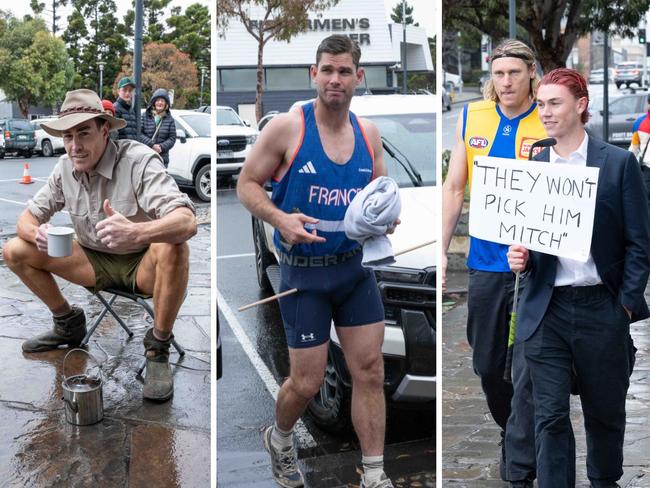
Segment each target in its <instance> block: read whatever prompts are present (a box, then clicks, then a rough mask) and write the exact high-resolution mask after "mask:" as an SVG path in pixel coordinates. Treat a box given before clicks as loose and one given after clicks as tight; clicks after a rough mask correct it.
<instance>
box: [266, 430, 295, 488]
mask: <svg viewBox="0 0 650 488" xmlns="http://www.w3.org/2000/svg"><path fill="white" fill-rule="evenodd" d="M272 432H273V426H272V425H269V426H268V427H267V428H266V429H265V430H264V432H263V433H262V440H263V442H264V449H266V450H267V451H268V453H269V454H270V455H271V468H272V470H273V479H275V481H276V483H277V484H279V485H280V486H284V487H285V488H298V487H300V486H304V485H305V480H304V479H303V477H302V473H301V472H300V469H298V460H297V458H296V449H295V448H294V447H293V446H291V447H288V448H286V449H282V450H280V451H278V450H277V449H276V448H275V447H273V445H272V444H271V433H272Z"/></svg>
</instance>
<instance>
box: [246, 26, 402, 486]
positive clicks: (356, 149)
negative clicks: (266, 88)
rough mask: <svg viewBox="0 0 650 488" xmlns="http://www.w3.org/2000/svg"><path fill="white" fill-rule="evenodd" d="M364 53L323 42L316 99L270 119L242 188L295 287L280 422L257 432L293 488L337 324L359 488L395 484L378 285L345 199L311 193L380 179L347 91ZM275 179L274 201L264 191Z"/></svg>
mask: <svg viewBox="0 0 650 488" xmlns="http://www.w3.org/2000/svg"><path fill="white" fill-rule="evenodd" d="M360 56H361V51H360V50H359V46H357V45H356V44H355V43H354V42H353V41H352V40H351V39H350V38H349V37H347V36H343V35H336V34H335V35H332V36H330V37H327V38H326V39H324V40H323V41H322V42H321V44H320V46H319V47H318V50H317V52H316V64H315V65H313V66H312V67H311V71H310V73H311V78H312V81H313V82H314V84H315V85H316V90H317V93H318V97H317V98H316V100H315V101H314V102H310V103H307V104H305V105H303V106H302V107H300V108H299V109H297V110H292V111H290V112H289V113H287V114H281V115H278V116H277V117H275V118H274V119H273V120H271V122H269V124H268V126H267V127H265V128H264V130H263V131H262V132H261V134H260V138H259V140H258V141H257V142H256V143H255V145H254V146H253V149H252V151H251V153H250V154H249V155H248V158H247V159H246V162H245V163H244V168H243V169H242V172H241V175H240V177H239V182H238V184H237V195H238V196H239V199H240V200H241V201H242V203H243V204H244V205H245V206H246V208H247V209H248V210H249V211H250V212H251V213H252V214H253V215H255V216H256V217H258V218H260V219H263V220H265V221H266V222H268V223H270V224H271V225H273V227H275V229H276V230H275V236H274V242H275V245H276V248H277V249H279V250H280V274H281V278H282V284H281V288H282V290H283V291H284V290H287V289H290V288H294V287H295V288H298V289H299V291H298V293H295V294H293V295H290V296H287V297H285V298H281V299H280V310H281V312H282V319H283V322H284V328H285V333H286V337H287V343H288V345H289V359H290V363H291V369H290V374H289V379H287V381H285V382H284V384H283V385H282V387H281V388H280V393H279V394H278V399H277V403H276V420H275V425H273V426H270V427H269V428H267V429H266V430H265V431H264V447H265V448H266V450H267V451H269V453H270V454H271V460H272V469H273V476H274V478H275V480H276V481H277V482H278V484H280V485H281V486H284V487H289V488H291V487H298V486H303V483H304V481H303V476H302V474H301V473H300V470H299V469H298V465H297V462H296V451H295V449H294V447H293V443H292V439H293V427H294V425H295V423H296V422H297V421H298V419H299V418H300V416H301V415H302V414H303V412H304V411H305V408H306V407H307V404H308V403H309V401H310V400H311V399H312V398H313V397H314V395H315V394H316V393H317V392H318V389H319V388H320V385H321V382H322V381H323V375H324V373H325V365H326V363H327V350H328V342H329V333H330V325H331V321H332V320H334V324H335V325H336V331H337V334H338V336H339V338H340V339H341V345H342V346H343V353H344V355H345V361H346V363H347V365H348V368H349V370H350V374H351V376H352V423H353V425H354V428H355V430H356V433H357V435H358V437H359V443H360V444H361V453H362V458H361V461H362V464H363V477H362V479H361V488H392V486H393V484H392V483H391V481H390V479H388V477H387V476H386V475H385V474H384V471H383V459H384V458H383V450H384V430H385V420H386V410H385V408H386V407H385V404H384V390H383V380H384V361H383V357H382V354H381V344H382V342H383V339H384V308H383V305H382V302H381V297H380V296H379V291H378V288H377V282H376V281H375V276H374V274H373V273H372V272H371V271H370V270H368V269H366V268H363V267H362V266H361V258H362V256H363V255H362V253H361V247H360V246H359V244H358V243H357V242H355V241H352V240H350V239H348V238H347V237H346V235H345V233H344V231H343V226H342V224H343V218H344V216H345V210H346V209H347V207H348V205H349V201H347V202H338V201H337V202H334V201H333V199H331V198H329V199H328V198H324V199H321V198H312V196H313V192H314V189H315V188H321V189H325V188H330V189H331V190H330V191H331V192H332V194H335V193H336V194H339V195H348V194H352V193H356V192H357V191H359V190H360V189H362V188H364V187H365V186H366V185H367V184H368V183H370V181H371V180H372V178H373V177H374V176H380V175H385V174H386V169H385V167H384V162H383V157H382V146H381V139H380V137H379V131H378V130H377V128H376V127H375V125H374V124H372V122H370V121H367V120H364V119H358V118H357V117H356V116H355V115H354V114H352V113H351V112H350V111H349V108H350V102H351V100H352V96H353V95H354V90H355V88H356V87H357V85H358V84H359V83H360V82H361V81H362V80H363V69H362V68H359V57H360ZM366 136H367V137H366ZM271 178H273V195H272V198H270V199H269V197H268V196H267V194H266V191H265V190H264V182H266V181H267V180H269V179H271ZM338 200H347V199H338ZM294 209H300V210H299V211H296V210H294ZM303 212H304V213H303ZM310 257H317V258H320V259H314V260H312V259H308V258H310ZM319 263H320V264H319ZM324 263H326V264H324Z"/></svg>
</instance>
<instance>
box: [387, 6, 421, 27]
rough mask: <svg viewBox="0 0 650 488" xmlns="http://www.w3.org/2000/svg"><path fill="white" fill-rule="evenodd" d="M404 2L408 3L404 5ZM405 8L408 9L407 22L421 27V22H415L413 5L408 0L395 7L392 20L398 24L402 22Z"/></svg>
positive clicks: (391, 16)
mask: <svg viewBox="0 0 650 488" xmlns="http://www.w3.org/2000/svg"><path fill="white" fill-rule="evenodd" d="M404 3H406V5H404ZM403 8H404V9H405V10H406V19H405V24H406V25H414V26H415V27H419V25H420V24H417V23H413V7H411V6H410V5H409V3H408V2H407V1H406V0H402V1H401V2H400V3H398V4H397V5H395V6H394V7H393V11H392V12H391V13H390V18H391V20H392V21H393V22H395V23H396V24H401V23H402V9H403Z"/></svg>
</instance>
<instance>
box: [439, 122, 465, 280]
mask: <svg viewBox="0 0 650 488" xmlns="http://www.w3.org/2000/svg"><path fill="white" fill-rule="evenodd" d="M462 131H463V116H462V114H461V115H460V116H459V117H458V123H457V124H456V133H455V136H454V139H455V142H454V147H453V149H452V151H451V158H450V160H449V170H448V171H447V178H446V179H445V182H444V184H443V185H442V251H443V252H442V263H441V264H442V286H443V290H444V289H445V286H446V274H447V250H448V249H449V244H450V243H451V238H452V236H453V234H454V230H455V229H456V224H458V219H459V218H460V213H461V211H462V209H463V200H464V198H465V186H466V184H467V177H468V174H467V151H466V150H465V142H464V141H463V134H462Z"/></svg>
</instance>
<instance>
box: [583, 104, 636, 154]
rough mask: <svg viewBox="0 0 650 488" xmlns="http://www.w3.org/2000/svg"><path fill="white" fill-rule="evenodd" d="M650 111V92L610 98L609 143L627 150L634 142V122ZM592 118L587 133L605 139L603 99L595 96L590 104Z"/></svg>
mask: <svg viewBox="0 0 650 488" xmlns="http://www.w3.org/2000/svg"><path fill="white" fill-rule="evenodd" d="M647 110H648V92H646V91H638V92H635V93H627V94H623V95H621V94H612V95H610V98H609V132H608V135H609V136H608V142H610V143H611V144H616V145H618V146H621V147H624V148H627V147H628V146H629V144H630V141H631V140H632V126H633V125H634V121H636V119H638V118H639V117H640V116H641V115H643V114H645V113H647ZM589 113H590V114H591V117H590V119H589V121H588V122H587V125H586V127H585V128H586V130H587V133H588V134H589V135H590V136H592V137H595V138H597V139H603V97H602V95H598V96H595V97H594V98H593V99H592V100H591V103H590V104H589Z"/></svg>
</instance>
